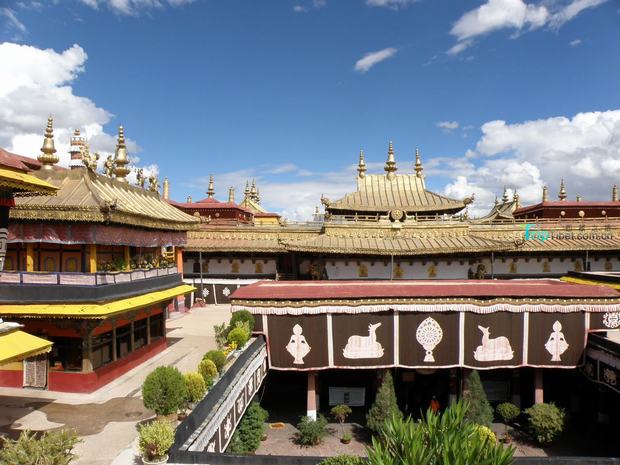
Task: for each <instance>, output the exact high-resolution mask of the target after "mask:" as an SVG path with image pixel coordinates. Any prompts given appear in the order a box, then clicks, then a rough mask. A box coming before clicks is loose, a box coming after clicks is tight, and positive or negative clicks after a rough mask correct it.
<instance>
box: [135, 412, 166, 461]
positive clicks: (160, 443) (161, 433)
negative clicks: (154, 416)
mask: <svg viewBox="0 0 620 465" xmlns="http://www.w3.org/2000/svg"><path fill="white" fill-rule="evenodd" d="M173 443H174V427H173V426H172V424H171V423H170V422H169V421H161V420H156V421H153V422H151V423H147V424H145V425H141V426H140V427H139V430H138V447H139V448H140V452H141V453H142V456H143V457H144V458H145V459H147V460H151V461H155V460H161V459H163V458H165V457H166V454H167V453H168V449H170V448H171V447H172V444H173Z"/></svg>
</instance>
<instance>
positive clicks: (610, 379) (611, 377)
mask: <svg viewBox="0 0 620 465" xmlns="http://www.w3.org/2000/svg"><path fill="white" fill-rule="evenodd" d="M603 379H604V380H605V382H606V383H607V384H609V385H611V386H615V385H616V383H617V382H618V378H617V376H616V373H615V372H614V371H613V370H610V369H609V368H603Z"/></svg>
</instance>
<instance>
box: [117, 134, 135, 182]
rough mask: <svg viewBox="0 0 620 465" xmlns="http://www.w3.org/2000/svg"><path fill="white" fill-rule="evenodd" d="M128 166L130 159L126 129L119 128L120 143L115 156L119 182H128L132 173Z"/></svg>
mask: <svg viewBox="0 0 620 465" xmlns="http://www.w3.org/2000/svg"><path fill="white" fill-rule="evenodd" d="M127 165H129V158H127V146H126V145H125V129H124V128H123V126H119V127H118V142H117V143H116V152H115V154H114V175H115V176H116V180H117V181H121V182H127V175H128V174H129V173H130V172H131V170H130V169H129V167H128V166H127Z"/></svg>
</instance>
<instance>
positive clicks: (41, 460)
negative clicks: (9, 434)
mask: <svg viewBox="0 0 620 465" xmlns="http://www.w3.org/2000/svg"><path fill="white" fill-rule="evenodd" d="M78 442H81V441H80V440H79V439H78V436H77V434H76V432H75V431H73V430H66V429H62V430H57V431H46V432H45V433H43V434H42V435H41V436H40V437H37V436H36V435H35V433H32V432H30V431H23V432H22V433H21V434H20V435H19V438H17V439H15V440H11V439H3V443H2V448H0V463H2V464H7V465H12V464H19V465H69V463H71V461H72V460H73V459H74V458H76V457H77V456H76V455H75V454H73V448H74V447H75V445H76V444H77V443H78Z"/></svg>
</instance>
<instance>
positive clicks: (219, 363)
mask: <svg viewBox="0 0 620 465" xmlns="http://www.w3.org/2000/svg"><path fill="white" fill-rule="evenodd" d="M205 358H206V359H209V360H211V361H212V362H213V363H215V367H216V368H217V372H218V373H221V372H222V370H223V369H224V365H226V355H224V352H222V351H221V350H210V351H209V352H207V353H206V354H204V356H203V357H202V359H203V360H204V359H205Z"/></svg>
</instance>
